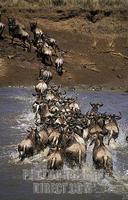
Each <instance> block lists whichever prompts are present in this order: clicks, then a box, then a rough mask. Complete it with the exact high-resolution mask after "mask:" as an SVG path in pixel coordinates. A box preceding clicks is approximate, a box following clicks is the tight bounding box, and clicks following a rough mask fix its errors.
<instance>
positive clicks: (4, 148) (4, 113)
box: [0, 88, 128, 200]
mask: <svg viewBox="0 0 128 200" xmlns="http://www.w3.org/2000/svg"><path fill="white" fill-rule="evenodd" d="M0 93H1V98H0V105H1V107H0V108H1V109H0V121H1V124H0V138H1V139H0V181H1V182H0V185H1V186H0V187H1V190H0V196H1V197H3V198H2V199H8V197H9V200H10V199H13V200H15V199H16V198H15V195H17V197H19V199H23V198H22V197H23V194H24V199H27V196H25V194H28V195H29V197H30V199H32V198H33V191H32V181H33V177H32V176H30V177H29V176H28V177H27V178H26V179H27V180H26V181H25V180H23V170H26V169H27V170H29V173H30V170H32V171H34V173H35V177H34V181H46V180H47V181H52V182H57V181H61V182H62V181H64V182H68V183H70V182H77V181H78V182H81V181H82V182H83V183H84V184H85V185H86V186H87V185H88V186H89V191H88V192H89V193H95V192H97V193H98V192H99V193H101V192H104V193H105V192H107V193H116V194H118V195H119V194H120V195H121V194H124V193H126V192H128V159H127V157H128V148H127V144H126V142H125V138H126V135H128V125H127V124H128V94H125V93H112V92H85V91H83V90H79V89H78V90H77V91H76V90H75V92H74V91H72V90H68V92H67V94H68V95H69V96H73V97H74V96H76V95H77V98H78V101H79V103H80V106H81V109H82V111H83V113H84V112H87V111H88V109H89V102H102V103H104V107H103V108H102V109H101V111H102V112H104V111H109V112H110V113H118V112H119V111H120V112H122V116H123V118H122V120H120V121H119V127H120V136H119V138H118V141H117V143H111V149H112V152H113V161H114V175H115V179H112V178H110V177H107V176H106V178H105V179H103V172H102V171H96V170H95V169H94V167H93V165H92V158H91V151H92V149H91V148H89V149H88V156H87V162H86V164H85V165H84V166H83V168H82V169H81V170H80V169H78V168H74V169H70V168H69V167H68V166H67V165H66V164H65V165H64V169H63V170H61V171H59V172H56V173H55V172H53V171H51V173H50V176H49V177H48V179H46V177H45V170H46V161H45V159H44V160H43V158H45V156H46V155H47V149H46V150H45V151H44V152H41V153H40V154H38V155H35V156H34V157H32V158H29V159H25V161H24V162H19V159H18V154H17V149H16V148H17V144H18V142H19V141H21V139H22V138H24V136H25V134H26V129H27V128H28V127H29V126H30V125H31V124H32V123H33V118H34V115H33V113H32V109H31V105H32V102H33V101H34V98H33V97H31V93H32V89H29V88H25V89H23V88H22V89H19V88H4V89H0ZM35 169H36V170H35ZM36 171H38V172H39V171H40V176H38V175H36ZM38 174H39V173H38ZM73 177H74V179H73ZM92 183H93V184H92ZM68 189H69V188H68ZM68 189H67V192H68ZM92 196H93V195H91V196H90V197H89V198H88V199H91V197H92ZM61 198H62V199H65V198H66V197H61ZM82 198H83V199H84V195H83V196H81V199H82ZM95 198H96V199H98V198H99V196H98V198H97V196H95ZM116 199H117V198H116Z"/></svg>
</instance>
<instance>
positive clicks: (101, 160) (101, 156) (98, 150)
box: [90, 134, 113, 176]
mask: <svg viewBox="0 0 128 200" xmlns="http://www.w3.org/2000/svg"><path fill="white" fill-rule="evenodd" d="M93 143H95V145H94V148H93V162H94V165H95V168H96V169H104V170H105V171H106V172H107V173H108V174H109V175H110V176H112V170H113V162H112V154H111V152H110V151H109V150H108V149H107V147H106V146H105V145H104V143H103V136H102V135H100V134H98V135H97V137H96V138H95V139H93V140H92V142H91V143H90V145H92V144H93Z"/></svg>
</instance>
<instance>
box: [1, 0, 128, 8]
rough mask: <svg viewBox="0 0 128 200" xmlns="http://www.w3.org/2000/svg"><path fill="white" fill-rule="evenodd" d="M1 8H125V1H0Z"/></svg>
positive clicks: (127, 3) (126, 3)
mask: <svg viewBox="0 0 128 200" xmlns="http://www.w3.org/2000/svg"><path fill="white" fill-rule="evenodd" d="M0 5H1V6H2V7H18V8H41V7H42V8H46V7H49V8H54V7H61V8H62V7H66V8H71V7H78V8H87V9H88V8H89V9H101V8H102V9H103V8H111V9H113V8H125V7H126V6H127V5H128V1H127V0H36V1H35V0H0Z"/></svg>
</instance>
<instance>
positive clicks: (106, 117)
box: [0, 18, 122, 176]
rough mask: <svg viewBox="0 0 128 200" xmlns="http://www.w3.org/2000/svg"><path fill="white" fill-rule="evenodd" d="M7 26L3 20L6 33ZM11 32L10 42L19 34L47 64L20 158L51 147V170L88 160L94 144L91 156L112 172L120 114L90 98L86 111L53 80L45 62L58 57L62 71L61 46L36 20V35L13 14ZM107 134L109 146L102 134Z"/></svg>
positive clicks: (1, 26)
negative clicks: (111, 143) (110, 147)
mask: <svg viewBox="0 0 128 200" xmlns="http://www.w3.org/2000/svg"><path fill="white" fill-rule="evenodd" d="M4 29H5V25H4V24H3V23H2V22H1V23H0V36H1V37H2V34H3V31H4ZM8 30H9V35H10V36H11V37H12V43H13V41H14V39H15V38H18V39H19V40H20V41H21V42H22V44H23V47H24V49H26V48H27V49H28V50H29V51H31V48H32V45H33V47H35V48H36V53H37V57H39V58H41V60H42V63H43V65H44V66H43V67H42V68H41V69H40V72H39V77H38V83H37V85H36V86H35V93H34V94H33V95H34V96H35V101H34V103H33V105H32V107H33V112H34V113H35V117H34V119H33V122H34V123H33V124H34V125H32V126H31V127H30V129H29V130H27V133H26V137H25V138H24V140H22V141H21V142H20V143H19V144H18V152H19V159H20V160H21V161H23V160H24V159H25V158H26V157H30V156H33V155H34V154H38V153H39V152H40V151H42V150H44V149H45V148H46V147H49V152H48V155H47V174H46V176H48V173H49V170H58V169H61V168H63V166H64V163H65V162H66V163H68V164H69V165H70V167H71V168H73V167H74V166H78V167H80V168H81V167H82V165H84V163H85V162H86V156H87V148H89V146H90V145H94V146H93V151H92V159H93V164H94V166H95V168H96V169H97V170H98V169H103V170H104V173H105V174H108V175H109V176H113V158H112V154H111V152H110V149H109V144H110V141H111V140H115V142H116V140H117V138H118V136H119V127H118V120H120V119H121V117H122V116H121V113H119V114H118V115H117V114H108V113H107V112H105V113H102V112H100V111H99V108H100V107H102V106H103V104H102V103H99V102H98V103H97V102H96V103H91V102H90V106H91V108H90V110H89V111H88V112H87V113H85V114H83V113H82V111H81V109H80V107H79V104H78V103H77V101H76V99H74V98H68V97H67V95H66V91H62V90H61V87H60V86H56V85H53V84H51V80H52V78H53V76H52V72H51V71H49V70H48V68H47V66H49V65H50V66H52V65H53V60H54V59H53V56H55V57H56V59H55V63H54V65H55V67H56V71H57V73H58V74H59V75H62V74H63V63H64V58H63V53H64V52H63V51H62V50H60V48H59V46H58V44H57V42H56V40H55V39H53V38H50V37H49V36H48V35H47V34H45V33H44V32H43V31H42V30H41V29H40V28H38V25H37V23H36V22H31V23H30V30H31V32H32V33H33V40H31V37H30V35H29V34H28V33H27V32H26V31H25V30H24V27H23V26H22V25H21V24H19V23H18V22H17V21H16V19H15V18H8ZM106 138H107V143H108V144H107V145H106V144H105V142H104V139H105V140H106Z"/></svg>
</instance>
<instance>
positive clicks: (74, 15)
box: [0, 9, 128, 91]
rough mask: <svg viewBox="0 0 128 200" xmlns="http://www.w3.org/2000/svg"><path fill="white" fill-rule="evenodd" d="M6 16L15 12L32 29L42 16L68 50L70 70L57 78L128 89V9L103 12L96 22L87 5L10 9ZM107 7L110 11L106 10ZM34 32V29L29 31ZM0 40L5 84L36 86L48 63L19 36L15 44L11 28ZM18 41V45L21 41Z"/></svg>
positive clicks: (0, 75)
mask: <svg viewBox="0 0 128 200" xmlns="http://www.w3.org/2000/svg"><path fill="white" fill-rule="evenodd" d="M3 11H4V13H3V21H4V23H5V24H7V17H8V16H15V17H16V18H17V19H18V20H19V21H20V22H21V23H22V24H24V25H25V27H26V30H28V31H29V30H30V28H29V22H30V21H33V20H36V21H37V22H38V24H39V26H40V27H41V28H42V30H44V31H45V32H46V33H48V35H50V36H52V37H54V38H55V39H56V40H57V41H58V44H59V46H60V47H61V49H62V50H63V51H64V52H65V55H64V57H65V64H64V74H63V76H62V77H58V75H57V74H56V72H55V70H54V67H52V71H53V74H54V82H55V83H57V84H61V85H63V86H76V85H84V86H85V88H87V89H90V88H91V89H93V88H94V89H97V90H99V89H113V90H114V89H115V90H117V89H119V90H125V91H127V90H128V38H127V33H128V26H127V25H128V23H127V11H126V10H123V11H120V12H119V11H114V12H113V11H111V12H110V11H109V12H108V11H102V12H99V13H98V14H96V15H95V18H94V21H92V18H90V17H89V15H88V13H89V14H90V12H88V11H85V10H77V9H74V10H50V9H49V10H48V9H41V10H27V9H13V10H12V9H4V10H3ZM105 12H108V13H107V14H105ZM29 32H30V31H29ZM4 35H5V37H6V38H5V39H4V40H0V86H13V85H14V86H31V85H34V83H35V82H36V81H37V75H38V69H39V67H40V66H42V63H41V61H40V60H38V59H37V58H36V53H35V49H32V52H31V53H29V52H25V51H23V49H22V47H21V46H19V44H20V43H19V41H16V42H15V43H16V44H15V45H14V46H12V45H11V44H10V38H9V37H8V32H7V27H6V32H5V33H4ZM17 44H18V45H17Z"/></svg>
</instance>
